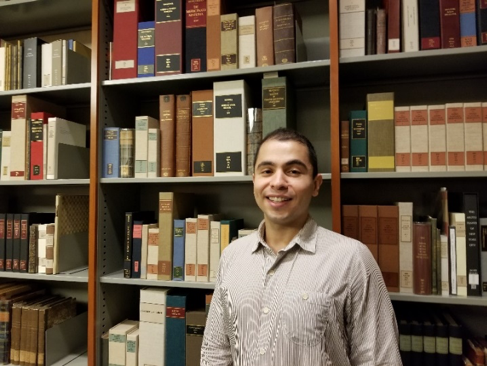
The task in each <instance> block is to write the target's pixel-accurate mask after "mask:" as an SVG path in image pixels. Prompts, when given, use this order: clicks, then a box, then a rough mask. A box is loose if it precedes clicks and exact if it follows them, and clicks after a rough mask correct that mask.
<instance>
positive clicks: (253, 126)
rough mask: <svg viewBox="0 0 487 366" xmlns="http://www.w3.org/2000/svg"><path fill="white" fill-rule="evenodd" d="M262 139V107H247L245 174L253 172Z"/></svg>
mask: <svg viewBox="0 0 487 366" xmlns="http://www.w3.org/2000/svg"><path fill="white" fill-rule="evenodd" d="M261 141H262V108H248V109H247V174H248V175H252V174H254V162H255V158H256V157H257V149H258V147H259V144H260V142H261Z"/></svg>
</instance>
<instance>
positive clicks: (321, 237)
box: [316, 226, 368, 255]
mask: <svg viewBox="0 0 487 366" xmlns="http://www.w3.org/2000/svg"><path fill="white" fill-rule="evenodd" d="M316 234H317V248H318V249H321V250H324V251H332V252H334V253H337V254H338V255H341V253H344V252H354V253H356V254H357V255H362V254H364V253H365V255H367V250H368V248H367V246H366V245H365V244H363V243H362V242H360V241H358V240H356V239H352V238H349V237H348V236H345V235H342V234H340V233H336V232H334V231H331V230H328V229H325V228H324V227H321V226H318V228H317V230H316Z"/></svg>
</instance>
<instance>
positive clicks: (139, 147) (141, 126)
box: [134, 116, 159, 178]
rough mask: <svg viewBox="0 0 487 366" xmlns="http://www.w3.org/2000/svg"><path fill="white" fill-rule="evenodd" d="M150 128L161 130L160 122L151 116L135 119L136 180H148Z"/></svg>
mask: <svg viewBox="0 0 487 366" xmlns="http://www.w3.org/2000/svg"><path fill="white" fill-rule="evenodd" d="M149 128H159V121H158V120H157V119H155V118H153V117H150V116H137V117H135V166H134V171H135V178H147V171H148V170H147V163H148V153H149V148H148V143H149Z"/></svg>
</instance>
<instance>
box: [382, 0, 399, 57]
mask: <svg viewBox="0 0 487 366" xmlns="http://www.w3.org/2000/svg"><path fill="white" fill-rule="evenodd" d="M384 5H385V7H386V13H387V14H386V16H387V53H396V52H401V20H400V19H401V17H400V14H401V10H400V9H401V2H400V0H384Z"/></svg>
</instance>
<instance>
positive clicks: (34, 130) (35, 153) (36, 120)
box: [29, 112, 52, 180]
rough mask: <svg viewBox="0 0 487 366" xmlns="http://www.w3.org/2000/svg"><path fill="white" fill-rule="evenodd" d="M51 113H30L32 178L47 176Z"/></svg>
mask: <svg viewBox="0 0 487 366" xmlns="http://www.w3.org/2000/svg"><path fill="white" fill-rule="evenodd" d="M50 117H52V115H51V114H50V113H45V112H33V113H31V115H30V139H29V141H30V142H29V143H30V179H31V180H42V179H44V178H45V176H46V174H47V172H46V163H47V140H48V137H47V126H48V120H49V118H50Z"/></svg>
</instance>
